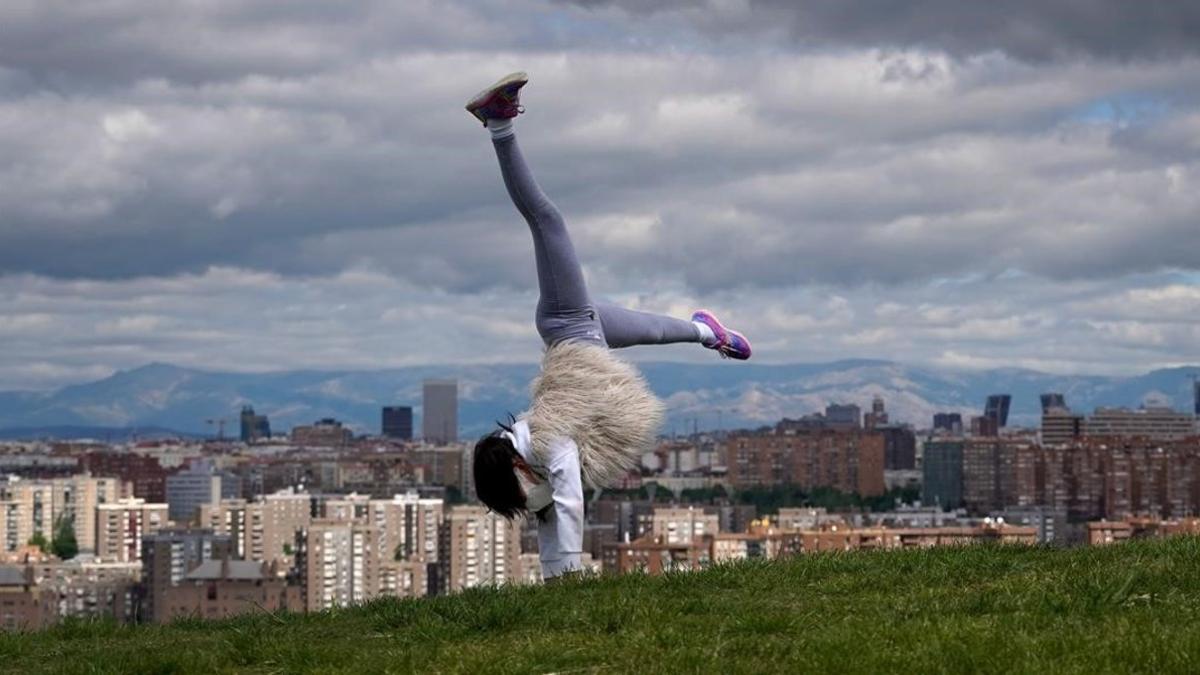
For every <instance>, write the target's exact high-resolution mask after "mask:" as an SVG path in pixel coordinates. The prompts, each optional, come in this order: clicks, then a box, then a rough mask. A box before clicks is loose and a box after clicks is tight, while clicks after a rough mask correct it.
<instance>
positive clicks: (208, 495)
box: [166, 461, 242, 524]
mask: <svg viewBox="0 0 1200 675" xmlns="http://www.w3.org/2000/svg"><path fill="white" fill-rule="evenodd" d="M166 491H167V504H168V505H169V506H170V517H171V520H173V521H175V522H176V523H177V524H185V523H190V522H192V521H193V519H195V518H196V517H197V511H198V509H199V508H200V506H201V505H203V504H216V503H217V502H219V501H221V500H222V499H236V498H238V497H240V496H241V493H242V485H241V478H239V477H238V475H237V474H235V473H233V472H230V471H218V470H217V469H216V468H214V467H213V465H212V463H210V462H208V461H195V462H192V464H191V465H190V466H189V467H188V468H187V469H184V470H183V471H180V472H179V473H175V474H171V475H170V476H167V486H166Z"/></svg>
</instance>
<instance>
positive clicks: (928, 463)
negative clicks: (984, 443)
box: [921, 440, 964, 510]
mask: <svg viewBox="0 0 1200 675" xmlns="http://www.w3.org/2000/svg"><path fill="white" fill-rule="evenodd" d="M963 445H964V441H961V440H953V441H947V440H928V441H926V442H925V453H924V455H923V457H922V461H921V470H922V474H923V475H922V478H923V480H922V481H921V501H922V502H923V503H925V504H936V505H938V506H941V507H942V508H943V509H947V510H950V509H957V508H958V507H960V506H962V499H963Z"/></svg>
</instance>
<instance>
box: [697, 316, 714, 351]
mask: <svg viewBox="0 0 1200 675" xmlns="http://www.w3.org/2000/svg"><path fill="white" fill-rule="evenodd" d="M692 325H693V326H695V327H696V332H698V333H700V344H702V345H704V346H705V347H707V346H709V345H711V344H712V343H714V342H716V341H717V335H716V333H713V330H712V329H711V328H709V327H708V324H706V323H702V322H700V321H693V322H692Z"/></svg>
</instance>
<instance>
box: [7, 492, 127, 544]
mask: <svg viewBox="0 0 1200 675" xmlns="http://www.w3.org/2000/svg"><path fill="white" fill-rule="evenodd" d="M125 488H126V486H125V485H123V483H122V482H121V480H120V479H117V478H107V477H95V476H90V475H86V474H84V475H78V476H71V477H70V478H48V479H36V480H10V481H8V482H0V552H3V551H15V550H16V549H17V548H18V547H20V546H24V545H25V543H26V542H27V541H29V539H30V538H32V537H33V536H34V535H35V534H40V535H41V536H42V537H43V538H44V539H45V540H46V541H47V542H50V541H51V540H53V539H54V528H55V525H56V524H57V523H59V522H60V521H61V520H64V519H65V520H66V521H69V522H70V523H71V525H72V527H73V528H74V530H75V540H76V542H78V544H79V550H80V552H83V553H91V552H93V551H95V550H96V513H95V511H96V506H97V505H99V504H105V503H110V502H115V501H117V500H118V499H119V498H120V497H121V495H122V493H123V491H124V489H125Z"/></svg>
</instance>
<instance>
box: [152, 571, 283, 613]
mask: <svg viewBox="0 0 1200 675" xmlns="http://www.w3.org/2000/svg"><path fill="white" fill-rule="evenodd" d="M279 611H287V612H302V611H304V603H303V602H302V600H301V594H300V589H299V588H298V587H296V586H289V585H288V583H287V581H286V580H284V579H283V578H281V577H280V576H279V575H278V574H277V570H276V569H275V568H274V566H273V565H267V564H265V563H259V562H254V561H249V560H230V559H229V558H228V557H225V558H223V559H221V560H207V561H205V562H203V563H201V564H200V565H198V566H196V567H195V568H194V569H192V570H191V571H189V572H188V573H187V574H186V575H184V577H183V579H182V580H181V581H180V582H179V583H178V584H176V585H173V586H171V587H169V588H167V589H166V590H165V592H164V593H163V597H162V600H161V604H160V605H159V611H158V612H157V613H156V615H155V618H154V620H155V621H157V622H158V623H167V622H170V621H174V620H175V619H180V618H184V617H196V618H202V619H224V618H228V617H231V616H237V615H239V614H247V613H252V612H279Z"/></svg>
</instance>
